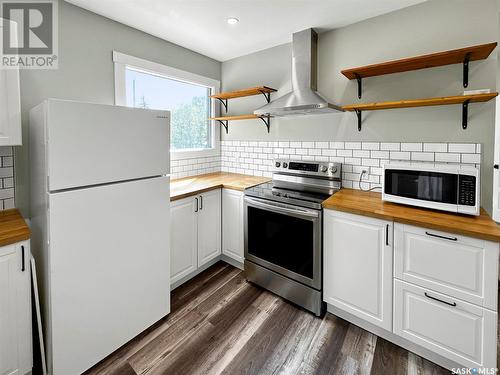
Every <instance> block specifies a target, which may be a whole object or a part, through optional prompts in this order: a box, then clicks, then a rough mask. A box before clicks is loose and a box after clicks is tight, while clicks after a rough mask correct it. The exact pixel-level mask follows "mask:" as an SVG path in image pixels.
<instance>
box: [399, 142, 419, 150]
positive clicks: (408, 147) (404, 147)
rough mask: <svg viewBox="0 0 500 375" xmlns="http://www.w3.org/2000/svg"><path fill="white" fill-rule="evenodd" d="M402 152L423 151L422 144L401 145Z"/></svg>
mask: <svg viewBox="0 0 500 375" xmlns="http://www.w3.org/2000/svg"><path fill="white" fill-rule="evenodd" d="M401 151H422V143H401Z"/></svg>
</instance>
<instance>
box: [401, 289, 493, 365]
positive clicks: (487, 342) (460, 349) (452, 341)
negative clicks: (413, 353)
mask: <svg viewBox="0 0 500 375" xmlns="http://www.w3.org/2000/svg"><path fill="white" fill-rule="evenodd" d="M496 332H497V314H496V313H495V312H493V311H490V310H488V309H484V308H481V307H479V306H476V305H473V304H470V303H467V302H464V301H461V300H459V299H456V298H452V297H450V296H447V295H445V294H441V293H438V292H435V291H433V290H430V289H425V288H420V287H418V286H415V285H413V284H409V283H406V282H403V281H399V280H395V281H394V333H396V334H397V335H399V336H401V337H403V338H405V339H407V340H410V341H412V342H414V343H416V344H418V345H421V346H423V347H424V348H427V349H429V350H431V351H433V352H435V353H437V354H440V355H442V356H444V357H446V358H449V359H451V360H453V361H455V362H457V363H459V364H461V365H463V366H465V367H478V366H480V367H486V368H494V367H496V347H497V345H496Z"/></svg>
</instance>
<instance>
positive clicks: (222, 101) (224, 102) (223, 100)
mask: <svg viewBox="0 0 500 375" xmlns="http://www.w3.org/2000/svg"><path fill="white" fill-rule="evenodd" d="M217 99H218V100H219V102H221V103H222V105H223V106H224V108H225V109H226V113H227V99H221V98H217Z"/></svg>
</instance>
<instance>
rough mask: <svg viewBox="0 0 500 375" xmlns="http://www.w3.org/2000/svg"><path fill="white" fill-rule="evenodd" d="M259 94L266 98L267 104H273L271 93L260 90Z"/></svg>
mask: <svg viewBox="0 0 500 375" xmlns="http://www.w3.org/2000/svg"><path fill="white" fill-rule="evenodd" d="M259 92H260V93H261V94H262V95H264V98H266V101H267V103H270V102H271V93H270V92H265V91H262V90H259Z"/></svg>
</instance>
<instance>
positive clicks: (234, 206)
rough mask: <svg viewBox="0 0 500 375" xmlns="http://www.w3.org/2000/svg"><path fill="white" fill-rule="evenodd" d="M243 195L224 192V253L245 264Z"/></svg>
mask: <svg viewBox="0 0 500 375" xmlns="http://www.w3.org/2000/svg"><path fill="white" fill-rule="evenodd" d="M243 225H244V224H243V193H242V192H240V191H235V190H228V189H223V190H222V253H223V254H224V255H227V256H228V257H231V258H233V259H234V260H236V261H238V262H240V263H243V246H244V244H243Z"/></svg>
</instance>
